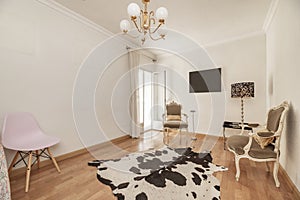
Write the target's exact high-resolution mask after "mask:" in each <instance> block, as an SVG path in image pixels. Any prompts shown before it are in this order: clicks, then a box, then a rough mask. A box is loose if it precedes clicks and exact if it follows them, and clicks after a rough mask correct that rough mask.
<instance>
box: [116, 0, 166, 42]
mask: <svg viewBox="0 0 300 200" xmlns="http://www.w3.org/2000/svg"><path fill="white" fill-rule="evenodd" d="M149 2H150V0H142V3H143V4H144V9H143V10H142V9H140V7H139V5H138V4H136V3H130V4H129V5H128V7H127V12H128V14H129V16H130V18H131V21H132V22H133V24H134V26H135V28H136V29H137V31H138V32H139V33H141V35H142V37H141V42H142V44H144V42H145V41H146V38H147V37H148V36H149V37H150V38H151V39H152V40H155V41H156V40H160V39H165V36H166V31H167V30H166V27H165V20H166V18H167V17H168V10H167V9H166V8H165V7H160V8H158V9H157V10H156V12H155V15H154V12H153V11H150V12H148V10H147V9H148V4H149ZM156 21H158V25H157V26H156V27H152V26H153V25H155V23H156ZM130 27H131V26H130V22H129V21H128V20H126V19H124V20H122V21H121V22H120V28H121V31H122V32H123V33H124V34H127V33H128V31H129V29H130ZM128 35H129V34H128ZM147 35H148V36H147ZM132 37H133V36H132ZM137 37H139V36H136V37H135V38H137Z"/></svg>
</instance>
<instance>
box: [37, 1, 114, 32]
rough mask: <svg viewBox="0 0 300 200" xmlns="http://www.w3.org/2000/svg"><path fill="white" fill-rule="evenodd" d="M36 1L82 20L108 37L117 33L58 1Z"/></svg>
mask: <svg viewBox="0 0 300 200" xmlns="http://www.w3.org/2000/svg"><path fill="white" fill-rule="evenodd" d="M36 1H37V2H39V3H41V4H43V5H46V6H48V7H50V8H52V9H54V10H56V11H58V12H60V13H62V14H63V15H65V16H68V17H71V18H72V19H74V20H76V21H78V22H81V23H83V24H85V25H87V26H88V27H90V28H92V29H94V30H95V31H97V32H100V33H103V34H104V35H106V36H108V37H110V36H113V35H115V34H114V33H112V32H111V31H109V30H107V29H106V28H104V27H102V26H100V25H99V24H96V23H95V22H93V21H91V20H89V19H87V18H85V17H83V16H82V15H80V14H78V13H76V12H74V11H72V10H70V9H68V8H66V7H65V6H63V5H61V4H60V3H57V2H56V1H54V0H36Z"/></svg>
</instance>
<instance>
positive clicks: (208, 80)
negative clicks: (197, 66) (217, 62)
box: [189, 68, 222, 93]
mask: <svg viewBox="0 0 300 200" xmlns="http://www.w3.org/2000/svg"><path fill="white" fill-rule="evenodd" d="M221 72H222V71H221V68H214V69H209V70H201V71H193V72H189V83H190V93H207V92H221V87H222V86H221V82H222V78H221V75H222V73H221Z"/></svg>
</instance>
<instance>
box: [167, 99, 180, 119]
mask: <svg viewBox="0 0 300 200" xmlns="http://www.w3.org/2000/svg"><path fill="white" fill-rule="evenodd" d="M166 109H167V115H179V116H181V105H180V104H178V103H176V102H174V101H172V102H171V103H169V104H167V105H166Z"/></svg>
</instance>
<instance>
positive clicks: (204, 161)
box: [88, 147, 227, 200]
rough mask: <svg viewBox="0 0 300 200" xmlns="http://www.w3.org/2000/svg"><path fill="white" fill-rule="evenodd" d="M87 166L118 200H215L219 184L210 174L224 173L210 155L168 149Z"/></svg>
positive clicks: (92, 163) (218, 191)
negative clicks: (93, 167)
mask: <svg viewBox="0 0 300 200" xmlns="http://www.w3.org/2000/svg"><path fill="white" fill-rule="evenodd" d="M88 164H89V165H90V166H95V167H97V178H98V180H99V181H100V182H101V183H103V184H105V185H108V186H110V187H111V189H112V192H113V194H114V195H115V196H116V197H117V198H118V200H122V199H126V200H132V199H136V200H160V199H161V200H166V199H172V200H177V199H178V200H183V199H203V200H208V199H213V200H217V199H220V182H219V180H218V179H217V178H216V177H214V176H213V175H212V174H213V173H214V172H217V171H225V170H227V169H226V168H224V167H222V166H217V165H215V164H213V163H212V156H211V155H210V153H196V152H193V151H192V150H191V148H187V149H186V148H178V149H171V148H168V147H164V148H162V149H158V150H149V151H145V152H141V153H132V154H129V155H127V156H125V157H123V158H121V159H117V160H95V161H91V162H89V163H88Z"/></svg>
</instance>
